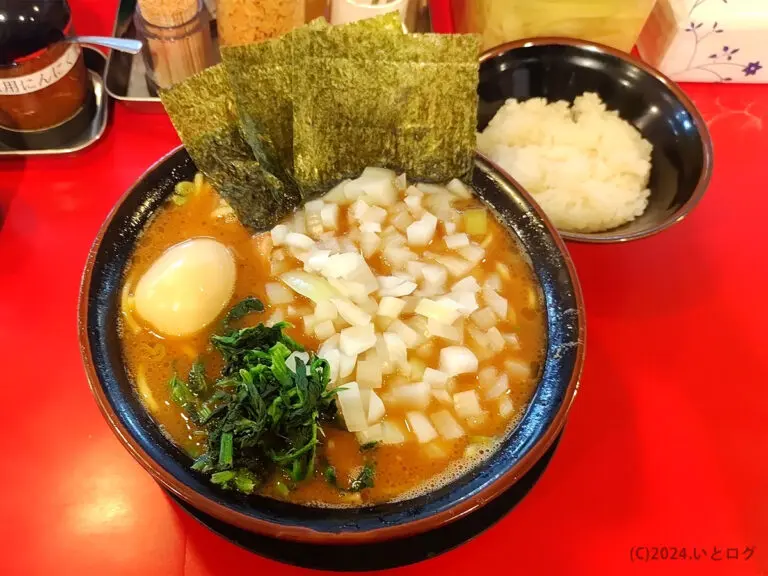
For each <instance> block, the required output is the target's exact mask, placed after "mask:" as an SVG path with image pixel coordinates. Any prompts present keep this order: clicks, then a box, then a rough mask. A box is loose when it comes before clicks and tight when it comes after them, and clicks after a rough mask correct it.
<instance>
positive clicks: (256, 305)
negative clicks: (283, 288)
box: [223, 296, 264, 330]
mask: <svg viewBox="0 0 768 576" xmlns="http://www.w3.org/2000/svg"><path fill="white" fill-rule="evenodd" d="M252 312H264V304H262V303H261V300H259V299H258V298H254V297H253V296H248V298H245V299H243V300H241V301H240V302H238V303H237V304H235V305H234V306H233V307H232V309H231V310H230V311H229V312H227V315H226V316H224V321H223V326H224V330H229V325H230V323H231V322H234V321H236V320H240V319H241V318H245V317H246V316H247V315H248V314H251V313H252Z"/></svg>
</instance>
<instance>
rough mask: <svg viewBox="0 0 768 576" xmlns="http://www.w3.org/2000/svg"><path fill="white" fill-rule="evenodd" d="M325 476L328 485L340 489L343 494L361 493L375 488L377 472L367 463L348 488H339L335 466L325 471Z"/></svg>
mask: <svg viewBox="0 0 768 576" xmlns="http://www.w3.org/2000/svg"><path fill="white" fill-rule="evenodd" d="M324 476H325V480H326V482H328V484H330V485H331V486H334V487H335V488H338V489H339V490H341V491H342V492H361V491H362V490H365V489H366V488H373V485H374V479H375V477H376V470H375V468H374V467H373V464H371V463H369V462H366V463H365V465H364V466H363V468H362V469H361V470H360V472H359V473H358V475H357V477H356V478H355V479H354V480H352V482H350V483H349V487H348V488H344V487H343V486H339V482H338V478H337V477H336V468H334V467H333V466H328V467H327V468H326V469H325V473H324Z"/></svg>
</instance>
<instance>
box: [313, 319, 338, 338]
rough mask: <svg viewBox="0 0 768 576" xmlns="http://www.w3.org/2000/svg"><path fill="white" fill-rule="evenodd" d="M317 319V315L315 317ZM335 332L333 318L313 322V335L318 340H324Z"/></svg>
mask: <svg viewBox="0 0 768 576" xmlns="http://www.w3.org/2000/svg"><path fill="white" fill-rule="evenodd" d="M315 321H317V317H315ZM334 334H336V327H335V326H334V325H333V320H323V321H322V322H317V324H315V337H316V338H317V339H318V340H326V339H327V338H330V337H331V336H333V335H334Z"/></svg>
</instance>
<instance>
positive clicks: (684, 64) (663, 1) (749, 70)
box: [637, 0, 768, 83]
mask: <svg viewBox="0 0 768 576" xmlns="http://www.w3.org/2000/svg"><path fill="white" fill-rule="evenodd" d="M637 49H638V51H639V53H640V56H641V57H642V58H643V60H645V61H646V62H648V63H649V64H651V65H652V66H654V67H655V68H657V69H658V70H660V71H661V72H662V73H664V74H666V75H667V76H669V77H670V78H672V79H673V80H677V81H687V82H750V83H751V82H757V83H768V0H658V2H657V3H656V6H655V7H654V9H653V11H652V12H651V16H650V17H649V18H648V21H647V22H646V24H645V27H644V28H643V31H642V32H641V33H640V37H639V38H638V40H637Z"/></svg>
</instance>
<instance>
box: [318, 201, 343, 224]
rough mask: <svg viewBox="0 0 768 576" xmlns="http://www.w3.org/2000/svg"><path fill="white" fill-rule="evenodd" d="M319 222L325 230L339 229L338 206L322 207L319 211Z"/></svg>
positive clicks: (328, 205)
mask: <svg viewBox="0 0 768 576" xmlns="http://www.w3.org/2000/svg"><path fill="white" fill-rule="evenodd" d="M320 220H321V221H322V223H323V227H324V228H325V229H326V230H336V228H338V227H339V205H338V204H325V205H323V207H322V208H321V209H320Z"/></svg>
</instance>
